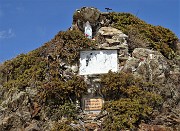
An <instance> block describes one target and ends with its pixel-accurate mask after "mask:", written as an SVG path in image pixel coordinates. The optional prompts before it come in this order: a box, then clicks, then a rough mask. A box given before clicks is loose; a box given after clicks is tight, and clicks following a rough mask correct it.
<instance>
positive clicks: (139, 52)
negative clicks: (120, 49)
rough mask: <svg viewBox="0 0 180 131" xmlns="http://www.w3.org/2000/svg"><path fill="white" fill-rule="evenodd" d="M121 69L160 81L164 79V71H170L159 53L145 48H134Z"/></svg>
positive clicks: (150, 79)
mask: <svg viewBox="0 0 180 131" xmlns="http://www.w3.org/2000/svg"><path fill="white" fill-rule="evenodd" d="M122 70H123V71H130V72H132V73H133V74H134V75H135V76H136V77H141V78H143V79H144V80H146V81H147V80H148V81H153V82H155V81H158V82H161V83H163V82H164V81H165V79H166V73H167V72H169V71H170V70H169V65H168V63H167V60H166V58H165V57H164V56H163V55H162V54H161V53H159V52H158V51H153V50H149V49H145V48H136V49H135V50H134V51H133V52H132V57H129V59H128V60H127V61H126V64H125V65H124V67H123V69H122Z"/></svg>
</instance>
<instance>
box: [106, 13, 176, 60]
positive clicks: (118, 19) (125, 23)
mask: <svg viewBox="0 0 180 131" xmlns="http://www.w3.org/2000/svg"><path fill="white" fill-rule="evenodd" d="M109 17H110V18H109V19H111V20H112V22H113V24H112V26H113V27H115V28H117V29H120V30H121V31H122V32H123V33H125V34H126V35H128V36H129V39H128V41H129V43H130V44H131V46H132V47H131V48H134V47H133V46H134V45H132V44H133V43H134V44H135V47H143V46H145V45H146V46H149V47H151V48H153V49H155V50H158V51H160V52H161V53H162V54H163V55H164V56H165V57H166V58H168V59H172V58H174V56H175V52H176V51H177V42H178V38H177V36H176V35H175V34H174V33H173V32H172V31H170V30H169V29H167V28H163V27H161V26H153V25H150V24H147V23H146V22H144V21H142V20H140V19H139V18H137V17H136V16H134V15H132V14H130V13H114V12H113V13H110V16H109ZM132 30H135V32H136V34H132ZM143 43H144V44H143Z"/></svg>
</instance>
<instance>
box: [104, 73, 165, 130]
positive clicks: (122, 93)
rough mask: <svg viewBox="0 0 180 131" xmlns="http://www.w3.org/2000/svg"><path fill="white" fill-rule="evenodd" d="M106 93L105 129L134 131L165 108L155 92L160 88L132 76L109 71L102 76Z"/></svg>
mask: <svg viewBox="0 0 180 131" xmlns="http://www.w3.org/2000/svg"><path fill="white" fill-rule="evenodd" d="M101 83H102V94H103V96H104V98H105V100H106V101H108V102H106V103H105V106H104V110H105V111H107V112H108V115H107V116H106V118H105V120H104V122H103V128H104V130H121V129H133V128H134V127H136V126H138V125H139V123H141V121H145V122H147V121H148V120H149V119H150V118H151V114H152V112H153V109H158V108H159V107H160V105H161V101H162V99H161V97H160V95H158V94H156V93H155V92H153V90H154V89H155V88H157V86H156V85H154V84H152V83H147V82H143V81H142V80H140V79H136V78H134V76H133V75H132V74H128V73H123V72H121V73H113V72H109V73H108V74H105V75H103V76H102V77H101Z"/></svg>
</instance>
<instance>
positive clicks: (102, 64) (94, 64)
mask: <svg viewBox="0 0 180 131" xmlns="http://www.w3.org/2000/svg"><path fill="white" fill-rule="evenodd" d="M109 70H111V71H113V72H117V70H118V58H117V50H92V51H80V67H79V74H80V75H90V74H103V73H108V71H109Z"/></svg>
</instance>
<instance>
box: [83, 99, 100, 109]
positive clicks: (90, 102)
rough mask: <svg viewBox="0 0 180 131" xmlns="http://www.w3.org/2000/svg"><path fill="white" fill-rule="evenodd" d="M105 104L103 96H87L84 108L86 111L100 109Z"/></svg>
mask: <svg viewBox="0 0 180 131" xmlns="http://www.w3.org/2000/svg"><path fill="white" fill-rule="evenodd" d="M102 106H103V99H101V98H86V99H84V110H85V111H98V110H101V109H102Z"/></svg>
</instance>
